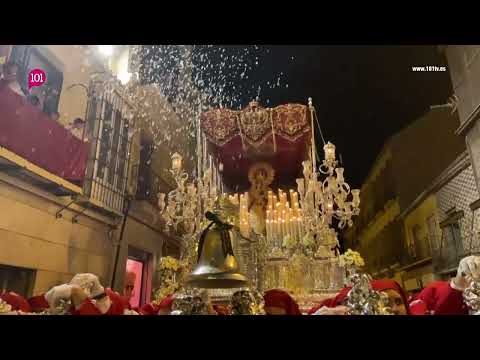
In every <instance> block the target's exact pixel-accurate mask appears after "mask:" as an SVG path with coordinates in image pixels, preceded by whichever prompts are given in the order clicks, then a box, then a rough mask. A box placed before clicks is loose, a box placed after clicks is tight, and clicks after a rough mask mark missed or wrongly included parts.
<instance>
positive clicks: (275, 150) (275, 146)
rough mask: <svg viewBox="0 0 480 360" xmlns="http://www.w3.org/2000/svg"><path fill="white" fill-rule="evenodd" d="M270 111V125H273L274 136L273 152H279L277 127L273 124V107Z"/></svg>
mask: <svg viewBox="0 0 480 360" xmlns="http://www.w3.org/2000/svg"><path fill="white" fill-rule="evenodd" d="M269 113H270V125H271V126H272V138H273V152H274V153H276V152H277V139H276V137H275V127H274V126H273V115H272V113H273V109H269Z"/></svg>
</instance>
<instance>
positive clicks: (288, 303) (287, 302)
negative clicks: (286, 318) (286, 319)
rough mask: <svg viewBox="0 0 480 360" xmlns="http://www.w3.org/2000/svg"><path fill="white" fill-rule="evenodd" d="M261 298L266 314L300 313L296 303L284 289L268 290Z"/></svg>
mask: <svg viewBox="0 0 480 360" xmlns="http://www.w3.org/2000/svg"><path fill="white" fill-rule="evenodd" d="M263 299H264V301H265V304H264V310H265V313H266V314H267V315H302V313H301V312H300V309H299V307H298V304H297V303H296V302H295V300H294V299H293V298H292V297H291V296H290V295H289V294H288V293H287V292H286V291H283V290H279V289H272V290H268V291H266V292H265V294H264V295H263Z"/></svg>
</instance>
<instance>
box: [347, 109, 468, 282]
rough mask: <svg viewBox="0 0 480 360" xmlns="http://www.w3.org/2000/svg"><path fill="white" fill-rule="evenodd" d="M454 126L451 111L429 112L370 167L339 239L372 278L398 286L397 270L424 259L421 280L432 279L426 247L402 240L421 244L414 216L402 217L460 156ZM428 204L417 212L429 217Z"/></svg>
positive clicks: (386, 147)
mask: <svg viewBox="0 0 480 360" xmlns="http://www.w3.org/2000/svg"><path fill="white" fill-rule="evenodd" d="M457 126H458V118H457V117H456V115H455V114H452V112H451V109H450V108H448V107H434V108H432V109H431V110H430V111H429V112H428V113H426V114H425V115H424V116H422V117H421V118H419V119H417V120H416V121H415V122H413V123H412V124H411V125H409V126H408V127H406V128H405V129H403V130H402V131H400V132H398V133H397V134H395V135H394V136H392V137H391V138H390V139H389V140H388V141H387V143H386V144H385V145H384V147H383V149H382V151H381V153H380V155H379V156H378V157H377V159H376V161H375V163H374V165H373V166H372V169H371V170H370V173H369V175H368V177H367V179H366V181H365V182H364V184H363V185H362V187H361V192H360V194H361V195H360V196H361V203H362V207H361V211H360V215H359V217H358V218H357V219H356V221H355V223H354V226H353V227H352V228H350V229H348V230H347V231H346V232H345V234H344V239H345V248H352V249H356V250H357V251H359V252H360V253H361V254H362V256H363V257H364V258H365V262H366V267H367V270H368V271H369V272H370V273H371V274H372V275H373V276H374V277H390V278H395V279H396V280H398V281H399V282H402V271H405V269H403V270H399V269H402V268H405V266H408V265H412V264H415V266H420V265H422V266H423V265H425V264H423V263H422V260H425V259H427V260H425V261H426V262H427V263H428V262H430V264H426V265H427V266H426V267H425V269H424V270H422V271H423V273H424V274H422V275H421V276H424V275H428V274H430V275H428V276H430V277H431V258H430V259H429V251H428V246H426V245H423V244H422V243H421V242H418V247H417V248H412V247H411V246H410V248H409V244H410V242H407V241H406V240H405V239H407V238H408V239H410V238H411V237H416V238H420V239H424V238H425V236H424V233H423V230H422V228H421V227H418V226H415V225H416V224H415V218H416V215H415V214H414V215H412V216H411V217H410V218H409V219H407V222H406V221H405V218H404V216H402V214H403V213H404V211H405V209H407V208H408V206H409V205H410V204H411V203H412V202H413V201H414V200H415V199H416V198H417V197H418V195H419V194H420V193H422V192H423V191H424V189H425V188H427V187H428V186H429V185H430V184H431V183H432V181H433V180H434V179H435V178H436V177H437V176H439V174H440V173H441V172H442V171H443V170H444V169H445V168H446V167H448V166H449V164H451V163H452V161H454V159H455V158H456V157H457V156H458V155H459V154H460V153H462V151H464V148H465V145H464V143H463V141H462V139H461V138H459V137H458V136H456V135H455V133H454V132H455V129H456V127H457ZM432 134H435V136H432ZM425 139H429V141H428V142H427V141H425ZM432 202H434V200H433V199H430V200H429V201H427V202H426V203H425V204H424V205H423V208H421V209H419V210H418V212H419V213H423V212H425V211H426V212H428V211H427V210H428V208H430V207H432V206H434V205H432ZM417 215H418V214H417ZM412 231H413V233H412ZM415 266H414V267H415ZM422 271H421V272H422Z"/></svg>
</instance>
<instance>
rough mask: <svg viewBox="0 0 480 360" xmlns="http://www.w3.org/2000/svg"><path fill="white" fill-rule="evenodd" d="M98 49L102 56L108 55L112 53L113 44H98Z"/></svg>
mask: <svg viewBox="0 0 480 360" xmlns="http://www.w3.org/2000/svg"><path fill="white" fill-rule="evenodd" d="M98 49H99V50H100V52H101V53H102V55H104V56H110V55H112V54H113V45H98Z"/></svg>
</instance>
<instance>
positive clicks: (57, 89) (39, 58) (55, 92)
mask: <svg viewBox="0 0 480 360" xmlns="http://www.w3.org/2000/svg"><path fill="white" fill-rule="evenodd" d="M10 60H11V61H14V62H16V63H17V64H18V66H19V72H18V82H19V83H20V86H21V87H22V89H23V91H24V93H25V94H28V93H30V92H32V93H34V94H35V95H37V96H38V97H39V98H41V99H42V100H43V111H45V112H47V113H50V112H55V111H58V102H59V99H60V93H61V91H62V84H63V74H62V72H61V71H59V70H58V69H57V68H56V67H55V66H54V65H53V64H52V63H51V62H50V61H49V60H48V59H47V58H46V57H45V56H44V55H42V54H41V53H40V52H39V51H38V49H36V48H35V47H33V46H27V45H15V46H14V47H13V48H12V53H11V56H10ZM33 69H42V70H43V71H45V74H46V77H47V81H46V83H45V84H43V85H42V86H41V87H38V88H32V90H31V91H29V90H28V73H29V72H30V71H31V70H33Z"/></svg>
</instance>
